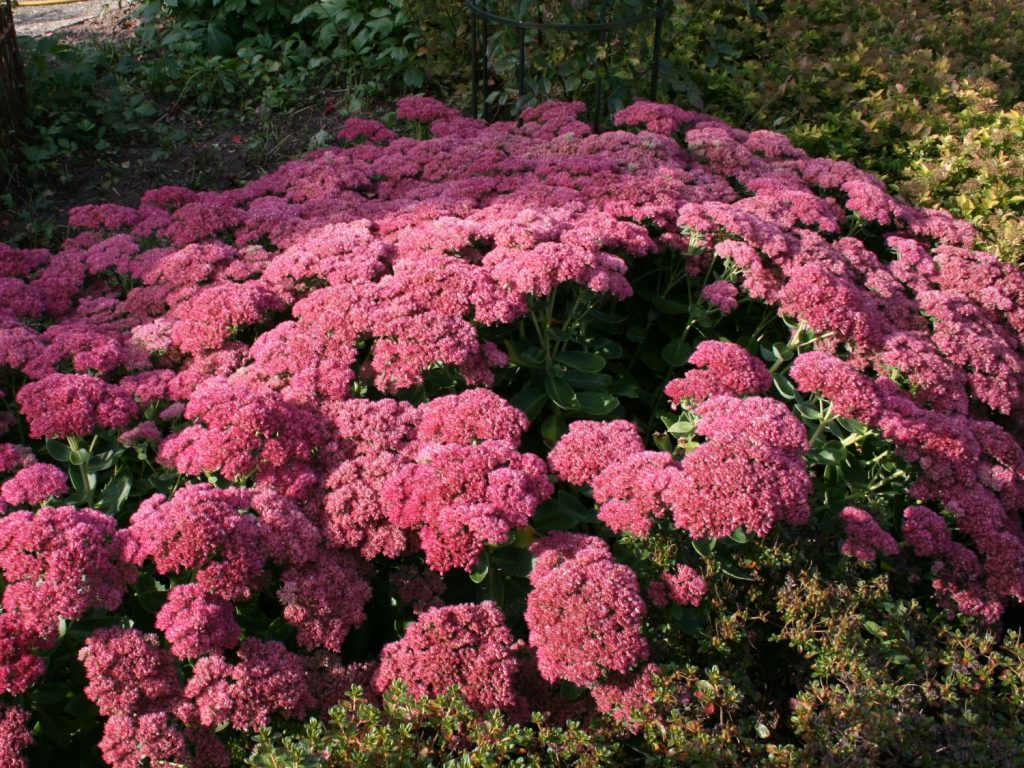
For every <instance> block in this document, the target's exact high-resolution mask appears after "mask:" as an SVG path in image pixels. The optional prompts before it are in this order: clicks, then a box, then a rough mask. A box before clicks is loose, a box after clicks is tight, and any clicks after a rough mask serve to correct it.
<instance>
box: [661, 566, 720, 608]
mask: <svg viewBox="0 0 1024 768" xmlns="http://www.w3.org/2000/svg"><path fill="white" fill-rule="evenodd" d="M707 592H708V583H707V582H706V581H705V580H704V577H703V576H701V575H700V572H699V571H698V570H697V569H696V568H694V567H693V566H689V565H679V566H676V568H675V570H673V571H672V572H671V573H663V574H662V575H661V576H660V577H658V578H657V579H655V580H654V581H652V582H651V584H650V586H649V587H648V588H647V596H648V597H649V598H650V599H651V602H652V603H653V604H654V605H656V606H658V607H659V608H665V607H667V606H668V605H669V604H670V603H675V604H677V605H689V606H692V607H694V608H696V607H697V606H699V605H700V604H701V601H702V600H704V596H705V595H706V594H707Z"/></svg>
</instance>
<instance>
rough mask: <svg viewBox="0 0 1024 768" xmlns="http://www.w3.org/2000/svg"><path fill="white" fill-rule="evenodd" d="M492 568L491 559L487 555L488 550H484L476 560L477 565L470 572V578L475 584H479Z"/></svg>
mask: <svg viewBox="0 0 1024 768" xmlns="http://www.w3.org/2000/svg"><path fill="white" fill-rule="evenodd" d="M490 570H491V564H490V559H489V558H488V556H487V552H483V553H481V555H480V558H479V559H478V560H477V561H476V565H474V566H473V570H472V571H470V573H469V580H470V581H472V582H473V583H474V584H479V583H480V582H482V581H483V580H484V579H486V578H487V574H488V573H489V572H490Z"/></svg>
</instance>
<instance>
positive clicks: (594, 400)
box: [576, 392, 619, 416]
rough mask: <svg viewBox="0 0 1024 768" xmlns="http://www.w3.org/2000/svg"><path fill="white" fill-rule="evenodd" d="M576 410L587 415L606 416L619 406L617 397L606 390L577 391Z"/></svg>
mask: <svg viewBox="0 0 1024 768" xmlns="http://www.w3.org/2000/svg"><path fill="white" fill-rule="evenodd" d="M576 402H577V406H576V407H577V410H579V411H580V412H581V413H585V414H587V415H588V416H606V415H607V414H609V413H611V412H612V411H614V410H615V409H616V408H617V407H618V406H619V398H617V397H615V396H614V395H609V394H608V393H607V392H579V393H578V394H577V395H576Z"/></svg>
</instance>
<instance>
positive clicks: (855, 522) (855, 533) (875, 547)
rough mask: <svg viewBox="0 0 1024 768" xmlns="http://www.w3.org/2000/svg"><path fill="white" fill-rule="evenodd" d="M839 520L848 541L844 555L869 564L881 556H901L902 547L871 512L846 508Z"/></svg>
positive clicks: (845, 542) (844, 543) (843, 548)
mask: <svg viewBox="0 0 1024 768" xmlns="http://www.w3.org/2000/svg"><path fill="white" fill-rule="evenodd" d="M839 519H840V520H841V521H842V522H843V529H844V530H845V531H846V540H845V541H844V542H843V545H842V551H843V554H844V555H849V556H850V557H856V558H857V559H858V560H863V561H865V562H868V561H871V560H874V559H875V558H876V557H877V556H878V555H879V554H882V555H889V556H890V557H891V556H892V555H898V554H899V551H900V545H899V544H898V543H897V542H896V539H894V538H893V537H892V534H891V533H889V532H888V531H886V530H885V529H883V528H882V526H880V525H879V524H878V521H877V520H875V518H874V517H872V516H871V513H870V512H867V511H866V510H863V509H858V508H857V507H845V508H844V509H843V510H842V511H841V512H840V513H839Z"/></svg>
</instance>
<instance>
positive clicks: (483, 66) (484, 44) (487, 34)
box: [480, 19, 491, 120]
mask: <svg viewBox="0 0 1024 768" xmlns="http://www.w3.org/2000/svg"><path fill="white" fill-rule="evenodd" d="M490 36H491V33H490V30H489V29H488V28H487V19H484V21H483V40H481V46H482V48H483V58H481V60H480V65H481V69H482V72H481V74H482V75H483V94H484V103H483V109H482V110H481V117H482V118H483V119H484V120H487V80H488V74H487V41H488V40H489V39H490Z"/></svg>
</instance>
